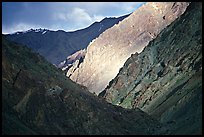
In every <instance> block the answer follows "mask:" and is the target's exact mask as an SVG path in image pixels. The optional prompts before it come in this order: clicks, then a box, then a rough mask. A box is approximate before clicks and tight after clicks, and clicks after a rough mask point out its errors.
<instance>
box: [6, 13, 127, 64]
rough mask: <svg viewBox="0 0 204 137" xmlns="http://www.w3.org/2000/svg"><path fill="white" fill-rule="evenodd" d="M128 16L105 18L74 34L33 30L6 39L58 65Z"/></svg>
mask: <svg viewBox="0 0 204 137" xmlns="http://www.w3.org/2000/svg"><path fill="white" fill-rule="evenodd" d="M127 16H128V15H125V16H121V17H118V18H104V19H103V20H102V21H100V22H94V23H93V24H92V25H90V26H89V27H87V28H85V29H81V30H77V31H73V32H65V31H62V30H59V31H50V30H44V29H37V30H33V29H31V30H29V31H27V32H18V33H15V34H9V35H6V37H7V38H8V39H9V40H11V41H14V42H18V43H20V44H23V45H26V46H28V47H30V48H31V49H32V50H34V51H36V52H38V53H40V54H41V55H42V56H44V57H45V58H46V59H47V60H48V61H49V62H51V63H53V64H55V65H58V64H59V63H60V62H61V61H63V60H65V59H66V57H67V56H69V55H71V54H73V53H75V52H76V51H78V50H81V49H84V48H86V47H87V46H88V44H89V43H90V42H91V41H92V40H93V39H95V38H96V37H98V36H99V35H100V34H101V33H102V32H104V31H105V30H106V29H108V28H110V27H112V26H113V25H115V24H117V23H118V22H119V21H121V20H123V19H124V18H126V17H127Z"/></svg>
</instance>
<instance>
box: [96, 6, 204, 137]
mask: <svg viewBox="0 0 204 137" xmlns="http://www.w3.org/2000/svg"><path fill="white" fill-rule="evenodd" d="M201 75H202V4H201V3H191V4H190V5H189V6H188V8H187V10H186V12H185V13H184V14H183V15H181V17H180V18H178V19H177V20H176V21H174V22H173V23H172V24H171V25H170V26H168V27H167V28H166V29H164V30H163V31H162V32H161V33H160V34H159V35H158V37H157V38H156V39H154V40H153V41H151V42H150V43H149V45H148V46H147V47H146V48H145V49H144V51H143V52H141V53H140V54H133V55H131V57H130V58H129V59H128V60H127V61H126V62H125V64H124V66H123V68H122V69H121V70H120V72H119V73H118V75H117V77H116V78H114V80H112V81H111V82H110V83H109V86H108V87H107V88H106V89H105V90H104V91H103V92H102V93H100V94H99V96H101V97H103V98H105V99H106V100H107V101H108V102H110V103H112V104H115V105H119V106H122V107H124V108H140V109H141V110H143V111H145V112H147V113H148V114H150V115H152V116H153V117H155V118H157V119H158V120H160V121H161V122H162V123H164V125H165V128H163V129H162V130H163V133H164V134H201V133H202V122H201V121H202V76H201ZM164 129H165V130H164Z"/></svg>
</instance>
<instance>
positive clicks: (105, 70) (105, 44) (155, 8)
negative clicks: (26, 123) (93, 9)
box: [70, 2, 189, 94]
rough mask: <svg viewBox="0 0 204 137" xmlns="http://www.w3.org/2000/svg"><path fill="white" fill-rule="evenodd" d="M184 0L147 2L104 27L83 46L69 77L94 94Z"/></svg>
mask: <svg viewBox="0 0 204 137" xmlns="http://www.w3.org/2000/svg"><path fill="white" fill-rule="evenodd" d="M188 5H189V3H187V2H153V3H152V2H148V3H146V4H144V5H143V6H141V7H140V8H139V9H137V10H136V11H135V12H133V13H132V14H131V15H129V16H128V17H127V18H125V19H124V20H122V21H120V22H119V23H118V24H116V25H114V26H113V27H111V28H110V29H108V30H106V31H104V32H103V33H102V34H100V35H99V37H98V38H96V39H94V40H93V41H92V42H91V43H90V44H89V46H88V47H87V53H86V56H85V58H84V61H83V62H82V63H81V64H80V65H79V68H77V69H75V71H74V72H73V74H72V75H71V76H70V78H71V79H72V80H73V81H75V82H77V83H79V84H81V85H84V86H86V87H87V88H88V90H89V91H90V92H92V93H93V92H94V93H96V94H98V93H99V92H101V91H102V90H103V89H105V87H106V86H107V85H108V83H109V81H111V80H112V79H113V78H114V77H115V76H116V75H117V74H118V72H119V69H120V68H121V67H122V66H123V65H124V63H125V61H126V60H127V59H128V58H129V57H130V56H131V54H133V53H136V52H138V53H140V52H141V51H142V50H143V48H144V47H145V46H147V44H148V43H149V42H150V41H151V40H153V39H155V38H156V37H157V35H158V34H159V33H160V32H161V31H162V30H163V29H164V28H165V27H166V26H168V25H169V24H171V23H172V22H173V21H174V20H175V19H176V18H178V17H179V16H180V15H182V14H183V13H184V12H185V10H186V7H187V6H188Z"/></svg>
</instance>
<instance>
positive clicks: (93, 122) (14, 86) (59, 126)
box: [2, 36, 160, 135]
mask: <svg viewBox="0 0 204 137" xmlns="http://www.w3.org/2000/svg"><path fill="white" fill-rule="evenodd" d="M2 39H3V41H2V134H20V135H22V134H45V135H47V134H48V135H57V134H68V135H70V134H74V135H95V134H96V135H108V134H114V135H117V134H153V132H154V131H155V130H156V129H157V128H159V125H160V124H159V123H158V122H157V120H154V119H152V118H151V117H150V116H148V115H147V114H146V113H144V112H142V111H141V110H139V109H132V110H130V109H124V108H122V107H119V106H114V105H112V104H110V103H107V102H106V101H105V100H103V99H100V98H98V97H97V96H94V95H93V94H92V93H90V92H89V91H88V90H87V89H86V88H85V87H83V86H80V85H78V84H76V83H74V82H72V81H71V80H70V79H68V78H67V77H66V76H64V75H63V74H62V72H61V71H60V70H58V69H57V68H56V67H54V66H53V65H52V64H50V63H48V62H47V61H46V60H45V59H44V58H43V57H41V56H40V55H39V54H36V53H33V52H31V49H28V48H27V47H25V46H21V45H18V44H16V43H13V42H9V41H7V40H6V39H5V37H4V36H2Z"/></svg>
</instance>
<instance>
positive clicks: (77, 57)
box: [57, 49, 86, 77]
mask: <svg viewBox="0 0 204 137" xmlns="http://www.w3.org/2000/svg"><path fill="white" fill-rule="evenodd" d="M85 55H86V49H83V50H79V51H77V52H75V53H74V54H72V55H70V56H68V57H67V58H66V60H64V61H62V62H61V63H60V64H59V65H58V66H57V67H58V68H60V69H62V70H63V71H64V72H65V73H66V76H67V77H70V75H71V74H73V73H74V71H75V70H76V69H77V68H78V67H79V65H80V64H81V63H82V62H83V60H84V58H85Z"/></svg>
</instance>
